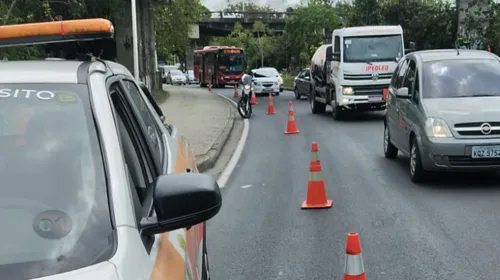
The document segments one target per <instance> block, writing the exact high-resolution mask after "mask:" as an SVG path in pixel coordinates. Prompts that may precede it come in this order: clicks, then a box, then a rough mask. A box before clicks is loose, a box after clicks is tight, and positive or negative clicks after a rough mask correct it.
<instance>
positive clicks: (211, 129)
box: [160, 85, 236, 172]
mask: <svg viewBox="0 0 500 280" xmlns="http://www.w3.org/2000/svg"><path fill="white" fill-rule="evenodd" d="M163 88H164V89H165V90H167V91H168V92H169V93H170V97H169V98H168V99H167V100H166V101H165V102H164V103H162V104H160V107H161V109H162V110H163V113H164V114H165V117H166V121H167V122H168V123H171V124H173V125H175V126H176V127H177V128H178V129H179V132H180V133H181V134H182V135H183V136H184V137H186V139H187V141H188V143H189V146H190V148H191V152H192V153H193V156H194V158H195V161H196V164H197V166H198V170H199V171H200V172H205V171H207V170H209V169H210V168H212V167H213V166H214V165H215V163H216V161H217V159H218V158H219V155H220V153H221V150H222V148H223V147H224V144H225V143H226V141H227V139H228V138H229V136H230V135H231V131H232V129H233V126H234V116H235V111H236V110H235V108H234V106H233V105H232V104H231V103H230V102H229V101H227V100H225V99H224V98H222V97H219V96H217V95H216V94H211V93H209V92H208V90H207V89H206V88H199V87H184V86H165V85H164V86H163Z"/></svg>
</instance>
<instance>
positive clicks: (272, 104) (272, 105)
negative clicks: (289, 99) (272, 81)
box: [267, 93, 276, 115]
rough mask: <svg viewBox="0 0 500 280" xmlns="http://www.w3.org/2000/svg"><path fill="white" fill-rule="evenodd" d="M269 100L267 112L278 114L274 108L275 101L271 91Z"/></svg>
mask: <svg viewBox="0 0 500 280" xmlns="http://www.w3.org/2000/svg"><path fill="white" fill-rule="evenodd" d="M268 100H269V102H268V105H267V114H268V115H274V114H276V111H275V110H274V102H273V96H272V95H271V93H269V99H268Z"/></svg>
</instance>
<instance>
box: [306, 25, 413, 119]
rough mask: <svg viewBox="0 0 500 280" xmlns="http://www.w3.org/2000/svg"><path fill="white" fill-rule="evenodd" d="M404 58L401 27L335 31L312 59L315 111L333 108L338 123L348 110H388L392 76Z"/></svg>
mask: <svg viewBox="0 0 500 280" xmlns="http://www.w3.org/2000/svg"><path fill="white" fill-rule="evenodd" d="M404 55H405V48H404V40H403V29H402V28H401V26H399V25H397V26H361V27H348V28H342V29H336V30H334V31H333V34H332V44H325V45H323V46H321V47H320V48H318V50H317V51H316V53H315V54H314V56H313V58H312V60H311V73H312V78H313V83H314V91H313V92H312V94H311V95H310V102H311V110H312V112H313V113H315V114H318V113H323V112H324V111H325V108H326V105H330V106H331V107H332V113H333V117H334V119H336V120H338V119H341V118H343V117H345V116H346V115H347V112H349V111H380V110H385V105H386V102H385V99H386V96H387V91H388V88H389V83H390V80H391V77H392V74H393V72H394V70H395V68H396V66H397V64H398V61H399V59H400V58H402V57H403V56H404Z"/></svg>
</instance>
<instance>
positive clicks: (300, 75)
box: [298, 70, 306, 78]
mask: <svg viewBox="0 0 500 280" xmlns="http://www.w3.org/2000/svg"><path fill="white" fill-rule="evenodd" d="M305 74H306V70H302V71H300V73H299V75H298V76H299V78H304V76H305Z"/></svg>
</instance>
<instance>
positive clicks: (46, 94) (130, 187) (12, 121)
mask: <svg viewBox="0 0 500 280" xmlns="http://www.w3.org/2000/svg"><path fill="white" fill-rule="evenodd" d="M36 26H38V27H39V28H36ZM30 28H34V29H36V30H37V31H39V33H38V34H35V32H32V31H30V30H32V29H30ZM106 28H107V29H106ZM53 30H65V32H67V33H66V34H68V33H69V34H73V35H78V36H73V37H74V38H77V39H87V40H89V38H88V37H89V36H96V35H95V34H98V35H99V37H97V36H96V37H97V38H96V39H102V38H103V36H104V35H107V37H110V38H111V37H112V35H114V27H113V26H112V24H111V22H110V21H108V20H105V19H81V20H74V21H57V22H47V23H31V24H30V25H29V26H28V27H26V25H10V26H2V31H3V32H5V33H3V35H5V38H7V39H9V40H4V41H1V42H0V48H3V47H6V46H11V45H12V42H13V41H12V40H10V39H14V38H10V37H7V36H8V35H9V34H14V35H15V34H29V36H25V37H23V38H21V39H19V38H18V39H17V40H16V42H17V44H19V45H24V46H32V45H33V42H36V43H41V42H48V43H53V42H58V41H63V40H64V42H65V41H67V40H68V38H67V37H65V35H64V36H63V35H61V36H60V39H59V37H58V36H55V35H54V34H53ZM106 30H107V31H106ZM15 32H18V33H15ZM82 33H83V34H82ZM61 34H62V33H61ZM89 34H90V35H89ZM85 36H87V37H85ZM43 40H45V41H43ZM70 54H72V53H71V52H70ZM26 69H29V70H30V71H29V72H26ZM0 100H1V102H0V143H2V144H1V145H0V154H1V156H0V181H1V182H2V184H3V185H2V188H1V197H0V223H1V224H2V225H3V228H2V231H1V236H2V239H3V240H4V241H3V242H1V243H0V262H1V265H0V275H1V277H0V278H1V279H44V280H65V279H71V280H88V279H95V280H137V279H150V280H159V279H175V280H191V279H196V280H209V279H210V271H209V265H208V253H207V246H206V241H205V240H206V238H205V236H206V224H205V221H207V220H208V219H210V218H212V217H213V216H214V215H215V214H217V212H218V211H219V210H220V208H221V206H222V196H221V193H220V190H219V187H218V185H217V183H216V182H215V179H213V178H212V177H210V176H209V175H205V174H200V173H198V169H197V167H196V165H195V163H194V156H193V155H192V154H191V153H190V152H189V147H188V144H187V141H186V140H185V138H183V137H182V136H181V135H180V133H179V131H178V129H177V128H176V127H175V126H173V125H171V124H168V123H166V121H165V116H164V115H163V112H162V111H161V109H160V107H159V106H158V104H157V103H156V102H155V101H154V97H153V96H152V94H151V92H150V91H149V89H147V87H146V86H145V85H144V84H142V85H141V84H138V83H137V82H136V80H135V79H134V76H133V75H132V73H130V71H129V70H128V69H127V68H126V67H125V66H123V65H121V64H118V63H116V62H111V61H104V60H100V59H97V58H96V57H93V56H89V57H84V58H80V60H73V59H70V60H65V59H49V60H45V61H43V60H35V61H29V60H28V61H4V62H2V63H0Z"/></svg>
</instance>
